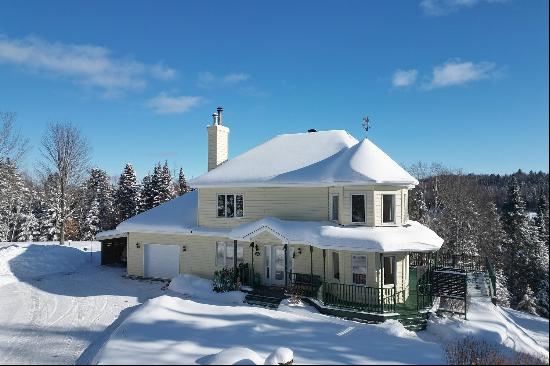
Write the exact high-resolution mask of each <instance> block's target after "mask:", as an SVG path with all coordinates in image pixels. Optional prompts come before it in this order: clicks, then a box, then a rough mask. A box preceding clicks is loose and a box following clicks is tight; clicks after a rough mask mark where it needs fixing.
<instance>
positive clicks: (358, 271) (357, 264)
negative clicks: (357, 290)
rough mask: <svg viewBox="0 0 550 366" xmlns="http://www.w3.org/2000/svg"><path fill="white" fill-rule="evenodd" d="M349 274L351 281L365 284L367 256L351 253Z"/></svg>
mask: <svg viewBox="0 0 550 366" xmlns="http://www.w3.org/2000/svg"><path fill="white" fill-rule="evenodd" d="M351 274H352V277H353V283H354V284H356V285H366V284H367V256H366V255H352V256H351Z"/></svg>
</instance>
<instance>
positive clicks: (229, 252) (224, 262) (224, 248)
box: [216, 241, 244, 267]
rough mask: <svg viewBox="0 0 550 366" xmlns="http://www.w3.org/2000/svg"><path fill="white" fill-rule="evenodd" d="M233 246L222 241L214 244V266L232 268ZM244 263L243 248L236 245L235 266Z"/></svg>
mask: <svg viewBox="0 0 550 366" xmlns="http://www.w3.org/2000/svg"><path fill="white" fill-rule="evenodd" d="M234 250H235V248H234V244H233V243H225V242H223V241H217V242H216V266H218V267H233V254H234ZM243 262H244V248H243V247H242V246H241V245H237V265H239V264H240V263H243Z"/></svg>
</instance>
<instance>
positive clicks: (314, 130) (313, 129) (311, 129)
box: [307, 128, 317, 133]
mask: <svg viewBox="0 0 550 366" xmlns="http://www.w3.org/2000/svg"><path fill="white" fill-rule="evenodd" d="M307 132H309V133H311V132H317V130H316V129H315V128H310V129H309V130H307Z"/></svg>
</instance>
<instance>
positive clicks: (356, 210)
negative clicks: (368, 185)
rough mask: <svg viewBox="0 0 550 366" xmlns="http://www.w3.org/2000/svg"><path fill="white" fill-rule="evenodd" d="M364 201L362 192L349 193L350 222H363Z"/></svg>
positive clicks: (364, 213) (364, 214) (364, 215)
mask: <svg viewBox="0 0 550 366" xmlns="http://www.w3.org/2000/svg"><path fill="white" fill-rule="evenodd" d="M366 202H367V200H366V197H365V195H364V194H352V195H351V222H365V217H366V211H367V210H366Z"/></svg>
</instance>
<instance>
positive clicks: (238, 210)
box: [217, 194, 244, 217]
mask: <svg viewBox="0 0 550 366" xmlns="http://www.w3.org/2000/svg"><path fill="white" fill-rule="evenodd" d="M217 211H218V214H217V216H218V217H243V211H244V210H243V195H242V194H218V210H217Z"/></svg>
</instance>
